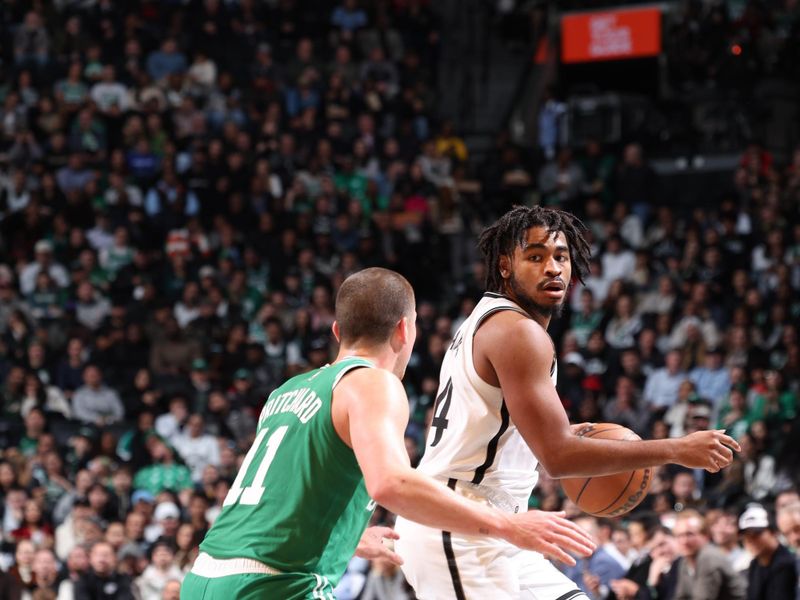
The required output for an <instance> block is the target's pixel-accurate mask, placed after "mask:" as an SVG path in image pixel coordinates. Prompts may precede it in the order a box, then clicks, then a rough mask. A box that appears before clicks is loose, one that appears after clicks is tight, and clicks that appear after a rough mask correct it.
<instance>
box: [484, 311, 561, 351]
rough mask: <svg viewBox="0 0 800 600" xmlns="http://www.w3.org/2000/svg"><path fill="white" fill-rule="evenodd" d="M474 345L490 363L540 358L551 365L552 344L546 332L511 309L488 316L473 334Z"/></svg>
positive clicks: (534, 322)
mask: <svg viewBox="0 0 800 600" xmlns="http://www.w3.org/2000/svg"><path fill="white" fill-rule="evenodd" d="M474 343H475V344H476V346H477V349H478V351H479V352H483V353H485V354H486V356H487V357H489V359H490V360H493V359H495V358H503V359H504V360H513V359H518V360H522V361H529V360H530V359H531V358H534V359H536V358H541V359H542V360H543V361H549V362H551V361H552V358H553V342H552V340H551V339H550V335H549V334H548V333H547V331H546V330H545V329H544V328H543V327H542V326H541V325H539V323H537V322H536V321H534V320H533V319H531V318H530V317H529V316H527V315H524V314H521V313H519V312H516V311H513V310H505V311H502V312H498V313H496V314H494V315H492V316H491V318H490V320H488V321H487V323H485V324H484V326H483V327H481V328H480V329H479V330H478V331H477V332H476V335H475V342H474ZM549 362H548V364H549Z"/></svg>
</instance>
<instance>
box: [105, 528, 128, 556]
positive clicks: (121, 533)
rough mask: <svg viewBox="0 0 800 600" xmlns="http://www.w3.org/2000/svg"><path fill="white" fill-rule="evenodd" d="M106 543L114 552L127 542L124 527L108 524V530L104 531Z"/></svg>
mask: <svg viewBox="0 0 800 600" xmlns="http://www.w3.org/2000/svg"><path fill="white" fill-rule="evenodd" d="M106 541H107V542H108V543H109V544H111V545H112V546H113V547H114V549H115V550H119V549H120V548H121V547H122V545H123V544H124V543H125V542H126V541H127V540H126V539H125V526H124V525H123V524H122V523H118V522H116V523H110V524H109V526H108V529H106Z"/></svg>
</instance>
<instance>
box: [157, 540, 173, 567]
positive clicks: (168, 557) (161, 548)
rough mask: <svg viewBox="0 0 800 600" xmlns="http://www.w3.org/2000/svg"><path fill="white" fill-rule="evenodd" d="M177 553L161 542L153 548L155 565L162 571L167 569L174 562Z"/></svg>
mask: <svg viewBox="0 0 800 600" xmlns="http://www.w3.org/2000/svg"><path fill="white" fill-rule="evenodd" d="M174 557H175V554H174V553H173V552H172V550H171V549H170V548H169V546H167V545H166V544H159V545H157V546H156V547H155V549H154V550H153V558H152V562H153V566H154V567H156V568H157V569H159V570H161V571H166V570H167V569H168V568H169V566H170V565H171V564H172V559H173V558H174Z"/></svg>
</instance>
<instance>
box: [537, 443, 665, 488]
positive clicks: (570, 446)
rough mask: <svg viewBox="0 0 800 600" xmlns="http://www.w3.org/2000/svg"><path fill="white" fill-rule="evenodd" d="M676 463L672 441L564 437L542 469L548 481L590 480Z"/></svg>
mask: <svg viewBox="0 0 800 600" xmlns="http://www.w3.org/2000/svg"><path fill="white" fill-rule="evenodd" d="M671 462H678V455H677V446H676V440H646V441H620V440H598V439H590V438H583V437H580V436H575V435H570V436H565V439H564V441H563V442H562V443H561V444H559V445H558V446H557V451H556V452H553V453H552V455H551V458H550V459H549V460H547V461H543V466H544V467H545V469H547V471H548V473H549V474H550V475H551V476H552V477H559V478H560V477H591V476H596V475H610V474H612V473H620V472H623V471H631V470H634V469H643V468H646V467H655V466H659V465H663V464H667V463H671Z"/></svg>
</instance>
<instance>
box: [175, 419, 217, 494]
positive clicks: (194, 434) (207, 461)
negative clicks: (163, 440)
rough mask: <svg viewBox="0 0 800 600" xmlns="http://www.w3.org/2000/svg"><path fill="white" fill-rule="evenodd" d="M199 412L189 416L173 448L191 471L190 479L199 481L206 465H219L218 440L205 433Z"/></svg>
mask: <svg viewBox="0 0 800 600" xmlns="http://www.w3.org/2000/svg"><path fill="white" fill-rule="evenodd" d="M204 430H205V421H204V419H203V416H202V415H201V414H197V413H195V414H193V415H191V416H189V418H188V420H187V422H186V427H185V429H184V432H183V433H182V434H181V435H180V436H178V437H177V439H176V441H175V449H176V450H177V451H178V454H180V455H181V458H182V459H183V461H184V462H185V463H186V465H187V466H188V467H189V468H190V469H191V471H192V479H193V480H194V481H195V482H197V481H200V479H201V478H202V475H203V471H204V470H205V468H206V466H207V465H214V466H215V467H216V466H219V462H220V457H219V442H218V441H217V438H215V437H214V436H213V435H208V434H206V433H205V431H204Z"/></svg>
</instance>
